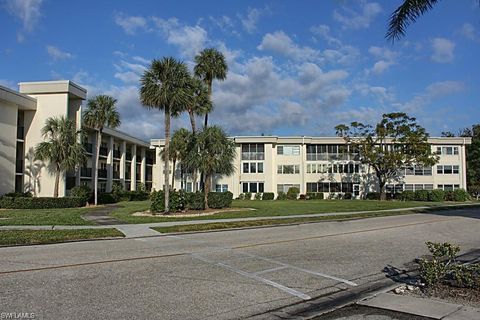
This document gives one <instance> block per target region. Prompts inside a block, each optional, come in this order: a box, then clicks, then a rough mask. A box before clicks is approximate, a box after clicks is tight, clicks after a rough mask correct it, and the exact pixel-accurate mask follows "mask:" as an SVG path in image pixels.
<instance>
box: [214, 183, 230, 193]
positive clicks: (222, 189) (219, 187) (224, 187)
mask: <svg viewBox="0 0 480 320" xmlns="http://www.w3.org/2000/svg"><path fill="white" fill-rule="evenodd" d="M227 191H228V184H216V185H215V192H227Z"/></svg>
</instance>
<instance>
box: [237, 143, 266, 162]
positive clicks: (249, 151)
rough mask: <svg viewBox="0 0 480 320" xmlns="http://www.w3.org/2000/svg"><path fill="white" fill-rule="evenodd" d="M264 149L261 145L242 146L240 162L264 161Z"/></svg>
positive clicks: (245, 144)
mask: <svg viewBox="0 0 480 320" xmlns="http://www.w3.org/2000/svg"><path fill="white" fill-rule="evenodd" d="M264 159H265V147H264V145H263V143H244V144H242V160H264Z"/></svg>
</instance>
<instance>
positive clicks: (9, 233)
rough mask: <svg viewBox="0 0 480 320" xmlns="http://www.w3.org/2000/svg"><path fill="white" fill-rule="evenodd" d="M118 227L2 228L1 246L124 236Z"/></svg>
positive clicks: (0, 235)
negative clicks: (65, 228) (66, 228)
mask: <svg viewBox="0 0 480 320" xmlns="http://www.w3.org/2000/svg"><path fill="white" fill-rule="evenodd" d="M124 236H125V235H124V234H123V233H121V232H120V231H118V230H117V229H113V228H107V229H78V230H2V231H0V246H6V245H24V244H42V243H56V242H65V241H69V240H80V239H98V238H108V237H124Z"/></svg>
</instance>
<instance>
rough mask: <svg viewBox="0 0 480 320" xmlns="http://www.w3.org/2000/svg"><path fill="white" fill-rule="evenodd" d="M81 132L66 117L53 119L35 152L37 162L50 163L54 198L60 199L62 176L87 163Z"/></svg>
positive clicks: (43, 129) (46, 127)
mask: <svg viewBox="0 0 480 320" xmlns="http://www.w3.org/2000/svg"><path fill="white" fill-rule="evenodd" d="M80 134H81V130H77V128H76V124H75V121H74V120H71V119H67V118H66V117H64V116H61V117H51V118H48V119H47V120H46V121H45V126H44V127H43V128H42V136H43V139H44V140H45V141H43V142H40V143H39V144H38V145H37V146H36V147H35V151H34V157H35V159H36V160H40V161H48V162H49V165H48V169H49V171H50V172H52V173H53V174H54V175H55V184H54V188H53V197H55V198H57V197H58V186H59V182H60V175H61V174H62V173H65V172H67V171H69V170H75V169H76V168H77V167H78V166H79V165H81V164H82V163H84V162H85V161H86V156H85V149H84V148H83V146H82V144H81V143H80V142H79V136H80Z"/></svg>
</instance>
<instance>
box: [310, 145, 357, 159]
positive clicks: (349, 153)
mask: <svg viewBox="0 0 480 320" xmlns="http://www.w3.org/2000/svg"><path fill="white" fill-rule="evenodd" d="M357 159H358V152H357V151H356V150H354V149H353V147H352V146H347V145H345V144H310V145H307V161H315V160H357Z"/></svg>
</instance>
